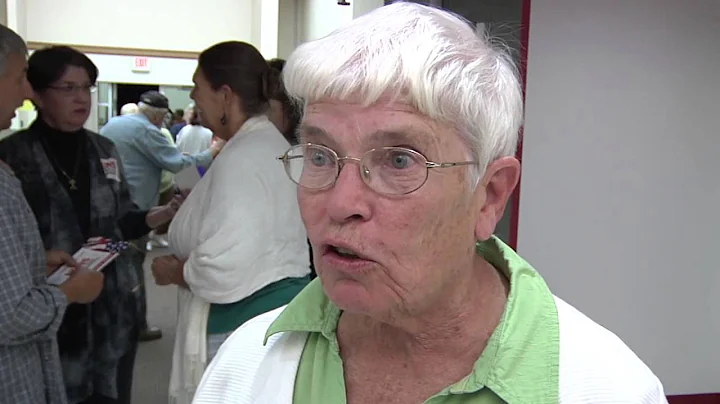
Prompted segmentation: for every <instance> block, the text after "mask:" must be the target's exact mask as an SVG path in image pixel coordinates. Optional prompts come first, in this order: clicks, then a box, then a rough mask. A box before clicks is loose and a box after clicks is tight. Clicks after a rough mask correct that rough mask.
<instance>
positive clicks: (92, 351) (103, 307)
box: [0, 46, 179, 404]
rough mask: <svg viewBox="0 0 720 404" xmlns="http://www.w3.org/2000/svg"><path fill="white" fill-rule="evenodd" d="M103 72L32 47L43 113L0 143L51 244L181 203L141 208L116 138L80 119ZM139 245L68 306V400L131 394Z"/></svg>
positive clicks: (64, 329) (131, 225) (138, 224)
mask: <svg viewBox="0 0 720 404" xmlns="http://www.w3.org/2000/svg"><path fill="white" fill-rule="evenodd" d="M97 75H98V71H97V67H96V66H95V65H94V64H93V63H92V61H90V59H88V57H87V56H85V55H84V54H82V53H80V52H78V51H76V50H74V49H72V48H69V47H62V46H60V47H51V48H46V49H41V50H38V51H36V52H35V53H33V55H32V56H31V57H30V59H29V60H28V73H27V77H28V81H29V82H30V85H31V86H32V88H33V90H34V93H35V95H34V97H33V101H34V102H35V105H37V108H38V118H37V120H36V121H35V122H34V123H33V124H32V125H31V126H30V128H29V129H27V130H25V131H21V132H18V133H17V134H15V135H14V136H12V137H11V138H9V139H8V140H6V141H3V142H2V143H1V144H0V158H2V159H3V160H5V162H7V163H8V165H10V166H11V167H12V169H13V170H14V171H15V174H16V176H17V177H18V179H19V180H20V181H21V182H22V186H23V192H24V194H25V197H26V199H27V201H28V203H29V205H30V207H31V208H32V211H33V213H34V214H35V217H36V219H37V224H38V226H39V229H40V233H41V235H42V241H43V243H44V246H45V248H46V249H48V250H50V249H58V250H62V251H66V252H68V253H74V252H75V251H77V250H78V249H79V248H80V247H81V246H82V245H83V244H84V243H85V241H86V240H87V239H88V238H90V237H98V236H101V237H106V238H110V239H114V240H122V239H125V240H129V239H135V238H138V237H140V236H142V235H144V234H146V233H148V232H149V231H150V229H151V228H153V227H156V226H158V225H160V224H162V223H164V222H166V221H168V220H170V218H172V216H173V215H174V213H175V211H176V209H177V208H178V207H179V206H177V205H176V202H173V206H166V207H160V208H155V209H153V210H152V211H139V210H137V208H136V207H135V205H133V203H132V201H131V200H130V196H129V194H128V189H127V186H126V183H125V177H124V173H123V168H122V164H121V162H120V157H119V156H118V153H117V151H116V149H115V146H114V145H113V143H112V142H111V141H109V140H107V139H105V138H103V137H101V136H99V135H97V134H95V133H93V132H90V131H88V130H86V129H84V128H83V125H84V124H85V121H86V120H87V118H88V116H89V114H90V108H91V92H92V90H93V88H94V86H95V80H96V79H97ZM134 253H135V251H131V250H127V251H125V252H123V253H122V254H121V255H120V257H118V258H117V259H116V260H115V262H114V263H111V264H110V265H109V266H108V267H106V268H105V269H104V270H103V273H104V275H105V280H104V288H103V291H102V293H101V294H100V296H99V297H98V299H97V300H95V301H94V302H93V303H90V304H72V305H70V306H68V308H67V311H66V313H65V317H64V319H63V322H62V324H61V326H60V330H59V332H58V344H59V348H60V358H61V362H62V368H63V369H62V371H63V377H64V379H65V388H66V391H67V395H68V400H69V402H70V403H71V404H75V403H88V404H95V403H129V402H130V393H131V385H132V374H133V372H132V370H133V364H134V360H135V351H136V348H137V334H138V331H139V330H138V321H139V318H140V312H141V304H142V303H141V302H140V301H139V299H137V296H136V292H137V289H138V285H139V284H140V280H139V279H138V277H137V275H136V272H135V271H134V270H133V269H132V266H131V260H132V254H134Z"/></svg>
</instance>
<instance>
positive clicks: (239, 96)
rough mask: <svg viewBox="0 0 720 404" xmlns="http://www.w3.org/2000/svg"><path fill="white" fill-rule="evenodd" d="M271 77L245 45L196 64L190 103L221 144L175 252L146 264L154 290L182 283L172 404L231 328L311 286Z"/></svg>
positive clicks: (176, 237)
mask: <svg viewBox="0 0 720 404" xmlns="http://www.w3.org/2000/svg"><path fill="white" fill-rule="evenodd" d="M278 80H279V77H278V72H277V71H276V70H274V69H270V67H269V66H268V64H267V62H266V61H265V59H264V58H263V57H262V55H261V54H260V52H258V50H257V49H255V48H254V47H253V46H252V45H249V44H247V43H243V42H224V43H220V44H217V45H215V46H213V47H211V48H209V49H207V50H205V51H204V52H203V53H202V54H201V55H200V58H199V65H198V69H197V71H196V72H195V75H194V77H193V81H194V82H195V88H194V89H193V91H192V98H193V100H194V101H195V103H196V106H197V107H198V108H199V109H200V111H201V114H202V119H203V124H204V125H206V126H207V127H208V128H210V130H212V131H213V133H214V134H215V135H216V136H218V137H219V138H221V139H223V140H226V141H227V144H226V145H225V147H224V149H223V150H222V152H221V153H220V154H219V155H218V157H217V158H216V159H215V161H214V162H213V164H212V166H211V167H210V169H209V170H208V171H207V173H206V174H205V176H204V177H203V178H202V179H201V180H200V182H199V183H198V184H197V185H196V186H195V188H194V189H193V192H192V193H191V194H190V195H189V196H188V199H187V200H186V201H185V203H184V204H183V206H182V208H181V209H180V211H179V212H178V215H177V216H176V217H175V219H174V220H173V222H172V224H171V226H170V233H169V242H170V248H171V249H172V251H173V253H174V255H172V256H165V257H159V258H156V259H155V261H154V262H153V273H154V274H155V279H156V282H157V283H158V284H160V285H165V284H176V285H179V286H180V288H179V289H178V299H179V314H178V328H177V333H176V335H177V337H176V340H175V352H174V356H173V371H172V376H171V381H170V398H171V402H173V403H178V404H183V403H189V402H190V401H191V399H192V396H193V394H194V392H195V389H196V388H197V385H198V384H199V382H200V379H201V377H202V373H203V371H204V370H205V365H206V364H207V363H209V361H210V360H211V359H212V357H213V356H214V355H215V353H216V352H217V350H218V349H219V347H220V345H221V344H222V343H223V342H224V341H225V339H226V338H227V337H228V336H229V335H230V334H231V333H232V332H233V331H234V330H235V329H236V328H237V327H239V326H240V325H242V324H243V323H244V322H246V321H247V320H249V319H251V318H253V317H255V316H257V315H259V314H262V313H265V312H268V311H271V310H273V309H276V308H278V307H281V306H284V305H286V304H287V303H288V302H289V301H290V300H292V298H293V297H294V296H295V295H296V294H297V293H298V292H299V291H300V290H302V289H303V288H304V287H305V285H307V283H308V282H309V276H308V273H309V268H308V263H309V257H308V250H307V244H306V234H305V227H304V226H303V223H302V221H301V219H300V210H299V207H298V203H297V198H296V196H295V194H296V191H297V188H296V187H295V186H294V185H293V184H292V183H291V182H290V181H288V180H287V177H286V174H285V172H284V170H283V167H282V164H279V163H278V161H277V157H278V156H280V155H282V154H283V153H284V152H285V151H286V149H287V148H288V143H287V141H286V140H285V139H284V138H283V136H282V134H281V133H280V132H279V131H278V130H277V128H275V126H274V125H273V124H272V123H271V122H270V120H269V119H268V118H267V116H266V115H265V114H266V113H267V111H268V108H269V101H270V99H271V98H273V96H274V95H275V93H276V91H277V90H278V86H279V83H278Z"/></svg>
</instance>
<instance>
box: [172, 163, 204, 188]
mask: <svg viewBox="0 0 720 404" xmlns="http://www.w3.org/2000/svg"><path fill="white" fill-rule="evenodd" d="M199 181H200V173H199V172H198V169H197V167H195V166H190V167H187V168H185V169H183V170H182V171H180V172H179V173H177V174H175V184H176V185H177V186H178V188H180V190H182V191H186V190H190V189H193V188H194V187H195V185H196V184H197V183H198V182H199Z"/></svg>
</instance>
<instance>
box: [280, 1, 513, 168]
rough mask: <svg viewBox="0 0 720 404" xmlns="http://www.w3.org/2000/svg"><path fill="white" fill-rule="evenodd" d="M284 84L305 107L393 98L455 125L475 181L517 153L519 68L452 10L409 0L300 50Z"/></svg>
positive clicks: (290, 63)
mask: <svg viewBox="0 0 720 404" xmlns="http://www.w3.org/2000/svg"><path fill="white" fill-rule="evenodd" d="M283 80H284V83H285V87H286V90H287V92H288V94H289V95H290V96H291V97H292V98H293V99H294V100H295V101H296V102H298V103H299V104H300V105H302V106H306V105H307V104H310V103H313V102H316V101H319V100H322V99H330V100H340V101H353V102H362V103H363V104H364V105H371V104H373V103H375V102H377V101H378V100H379V99H380V98H381V97H388V96H389V97H391V99H393V100H397V101H400V102H404V103H407V104H409V105H411V106H413V107H414V108H416V109H417V110H418V111H419V112H420V113H422V114H424V115H426V116H428V117H429V118H430V119H433V120H435V121H438V122H442V123H445V124H450V125H453V127H454V128H455V129H456V130H457V131H458V133H459V135H460V136H461V138H462V139H463V140H464V141H465V142H466V144H467V146H468V148H469V151H470V154H471V155H472V157H471V158H473V159H474V160H476V161H477V162H478V166H477V168H476V170H474V173H473V174H474V177H475V178H474V180H475V182H477V181H478V180H479V179H480V178H481V176H482V175H483V174H484V171H485V169H486V167H487V165H488V164H490V163H491V162H492V161H494V160H495V159H497V158H499V157H503V156H512V155H514V154H515V149H516V147H517V142H518V132H519V130H520V126H521V123H522V114H523V97H522V89H521V86H520V82H519V80H518V74H517V69H516V68H515V65H514V63H513V61H512V59H511V57H510V55H509V54H508V52H506V51H505V50H504V49H497V48H495V47H493V45H492V44H491V43H490V41H489V39H488V38H487V37H485V36H484V35H478V34H476V32H475V29H474V28H473V27H472V26H471V25H470V23H469V22H468V21H466V20H464V19H462V18H461V17H458V16H456V15H455V14H452V13H450V12H447V11H443V10H440V9H436V8H432V7H428V6H423V5H419V4H415V3H404V2H400V3H394V4H391V5H387V6H384V7H380V8H378V9H375V10H373V11H371V12H369V13H368V14H365V15H363V16H361V17H359V18H357V19H355V20H353V21H352V22H350V23H349V24H348V25H347V26H345V27H343V28H340V29H338V30H336V31H334V32H333V33H331V34H330V35H328V36H326V37H324V38H321V39H318V40H315V41H312V42H307V43H305V44H303V45H301V46H300V47H298V48H297V49H296V50H295V51H294V52H293V53H292V55H290V57H289V58H288V61H287V64H286V65H285V69H284V71H283Z"/></svg>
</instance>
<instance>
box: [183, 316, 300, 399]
mask: <svg viewBox="0 0 720 404" xmlns="http://www.w3.org/2000/svg"><path fill="white" fill-rule="evenodd" d="M284 309H285V307H280V308H278V309H275V310H272V311H270V312H267V313H264V314H261V315H259V316H257V317H255V318H253V319H251V320H249V321H247V322H246V323H245V324H243V325H241V326H240V327H239V328H238V329H237V330H235V332H233V334H232V335H231V336H230V337H228V339H227V340H226V341H225V343H223V345H222V346H221V347H220V350H219V351H218V353H217V355H216V356H215V358H214V359H213V361H212V362H211V363H210V364H209V365H208V367H207V369H206V370H205V373H204V374H203V378H202V381H201V382H200V385H199V386H198V389H197V393H196V395H195V401H194V402H198V403H203V404H204V403H216V404H217V403H225V402H231V401H226V400H227V399H228V398H229V397H236V398H237V397H245V398H247V394H248V392H249V391H250V390H252V385H253V384H254V383H256V382H257V379H258V370H259V369H260V368H261V365H262V364H263V362H265V361H266V360H267V359H268V358H273V359H274V355H273V353H274V352H277V351H278V350H280V351H281V353H282V351H283V348H285V347H287V345H288V344H287V341H288V340H290V347H291V349H292V348H297V347H299V346H301V345H300V344H301V341H300V339H302V338H303V337H304V336H303V335H291V334H292V333H281V334H276V335H273V336H271V337H270V338H269V339H268V340H267V342H266V341H265V333H266V332H267V329H268V328H269V327H270V325H271V324H272V322H273V321H275V319H277V317H278V316H279V315H280V313H281V312H282V311H283V310H284ZM303 346H304V343H303ZM280 362H282V363H285V362H284V361H282V360H281V361H280ZM273 364H276V363H275V362H274V361H273ZM270 367H271V368H273V369H270V370H271V371H272V372H276V373H277V372H280V371H281V369H275V368H274V367H273V366H270ZM240 376H242V377H240ZM220 397H222V398H223V399H220ZM232 402H236V401H235V400H232Z"/></svg>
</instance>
